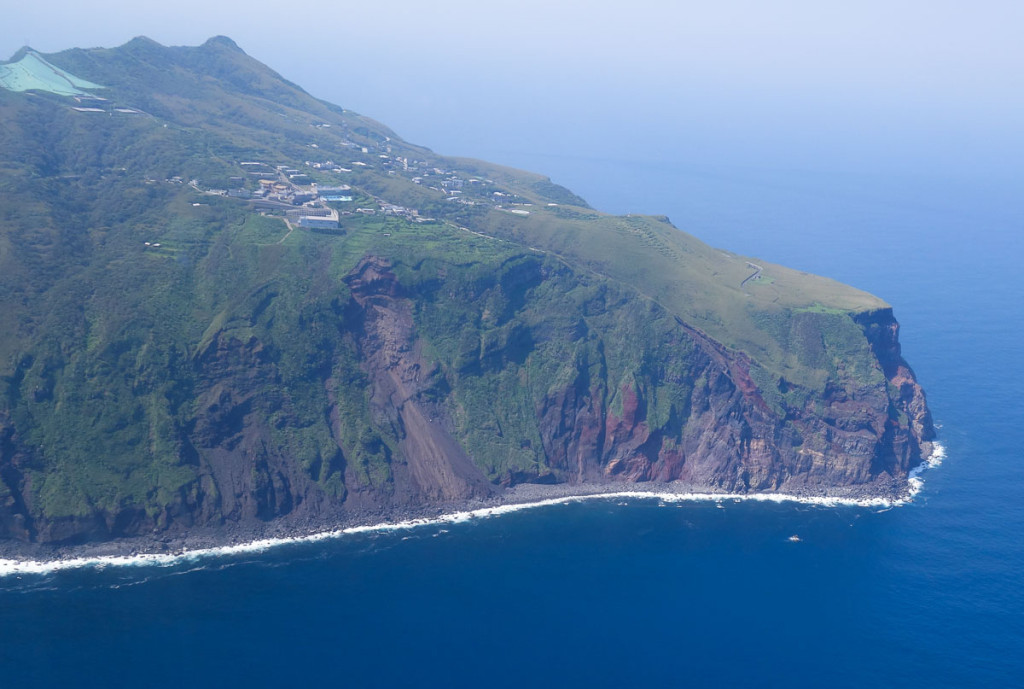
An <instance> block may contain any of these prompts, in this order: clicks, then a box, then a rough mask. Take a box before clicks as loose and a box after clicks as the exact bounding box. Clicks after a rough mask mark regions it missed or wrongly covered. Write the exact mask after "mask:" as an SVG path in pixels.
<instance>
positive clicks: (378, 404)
mask: <svg viewBox="0 0 1024 689" xmlns="http://www.w3.org/2000/svg"><path fill="white" fill-rule="evenodd" d="M339 78H341V77H340V76H339ZM0 122H2V126H0V543H2V544H3V548H6V550H7V551H8V552H31V553H44V554H45V553H46V552H57V551H47V550H45V549H46V548H65V549H66V548H68V547H77V546H82V545H85V544H95V543H115V544H116V543H123V542H131V543H133V544H135V545H133V547H136V546H137V545H138V544H139V543H144V544H151V545H152V547H155V548H159V547H170V546H168V545H167V544H173V543H178V542H181V539H187V538H188V537H194V536H196V535H197V534H201V535H202V537H203V538H206V539H208V541H209V542H235V541H242V540H245V539H247V538H255V537H259V536H264V535H267V534H280V533H298V534H301V533H310V532H313V531H315V530H317V529H324V528H330V527H332V526H337V525H343V524H359V523H375V522H379V521H382V520H387V519H398V518H406V517H410V516H425V515H433V514H440V513H444V512H446V511H453V510H459V509H465V508H467V506H468V507H472V506H480V505H492V504H501V503H502V502H508V501H513V502H514V501H522V500H527V499H534V498H538V496H540V497H551V496H557V495H570V494H583V493H590V492H593V493H600V492H608V491H616V490H629V491H644V490H658V491H676V492H688V491H689V492H693V491H700V492H706V493H710V494H717V493H721V494H730V495H734V494H735V495H790V496H804V497H811V498H813V497H820V498H842V499H851V500H861V499H883V500H898V499H901V498H904V497H906V495H907V494H908V491H909V490H910V482H909V481H908V478H909V477H910V474H911V472H912V470H913V469H914V468H915V467H917V466H918V465H920V464H921V463H922V462H923V461H925V460H927V458H928V457H929V456H930V455H931V454H932V452H933V451H934V448H933V440H934V437H935V431H934V428H933V424H932V421H931V416H930V413H929V411H928V407H927V404H926V401H925V396H924V392H923V391H922V389H921V387H920V386H919V384H918V383H917V381H916V380H915V377H914V374H913V372H912V370H911V368H910V367H909V365H908V364H907V362H906V361H905V360H904V359H903V357H902V355H901V351H900V344H899V337H898V334H899V327H898V325H897V321H896V320H895V318H894V315H893V310H892V308H891V306H890V305H889V304H887V303H885V302H883V301H882V300H880V299H878V298H877V297H874V296H872V295H870V294H867V293H865V292H863V291H860V290H857V289H855V288H852V287H849V286H846V285H843V284H840V283H838V282H835V281H833V280H829V279H827V278H823V277H819V276H815V275H810V274H806V273H802V272H799V271H795V270H791V269H788V268H785V267H782V266H778V265H773V264H771V263H769V262H767V261H764V260H761V259H759V258H755V257H745V256H741V255H737V254H734V253H732V252H730V251H727V250H723V249H718V248H714V247H711V246H709V245H707V244H705V243H703V242H701V241H699V240H698V239H696V238H695V237H693V236H690V235H688V234H686V233H684V232H682V231H680V230H679V229H677V228H675V227H673V226H672V224H671V223H670V222H669V221H668V219H667V218H664V217H657V216H642V215H628V216H613V215H609V214H606V213H602V212H600V211H597V210H595V209H593V208H591V207H590V206H589V205H588V204H587V203H586V202H585V201H584V200H583V199H581V198H580V197H578V196H576V195H575V194H573V193H572V192H571V191H569V190H567V189H565V188H563V187H561V186H559V185H557V184H555V183H553V182H552V181H551V180H550V179H549V178H547V177H544V176H542V175H538V174H534V173H529V172H524V171H519V170H513V169H509V168H506V167H502V166H499V165H494V164H491V163H487V162H483V161H478V160H470V159H459V158H450V157H445V156H442V155H438V154H436V153H434V152H433V151H431V150H430V149H428V148H424V147H422V146H418V145H415V144H412V143H409V142H407V141H405V140H403V139H402V138H401V137H400V136H398V135H397V134H396V133H395V132H392V131H391V130H389V129H388V128H387V127H385V126H384V125H382V124H380V123H378V122H376V121H374V120H372V119H370V118H367V117H364V116H361V115H359V114H357V113H355V112H352V111H349V110H346V109H344V108H341V107H338V106H336V105H333V104H330V103H326V102H323V101H320V100H317V99H316V98H314V97H312V96H311V95H309V94H308V93H306V92H305V91H303V90H302V89H301V88H299V87H298V86H296V85H295V84H293V83H291V82H289V81H287V80H286V79H284V78H282V77H281V76H280V75H278V74H277V73H275V72H274V71H272V70H271V69H270V68H268V67H267V66H265V65H263V64H261V63H259V62H258V61H256V60H254V59H253V58H251V57H250V56H248V55H246V53H245V52H243V51H242V50H241V49H240V48H239V47H238V46H237V45H236V44H235V43H234V42H233V41H231V40H230V39H228V38H225V37H215V38H212V39H210V40H209V41H207V42H206V43H205V44H203V45H201V46H198V47H166V46H162V45H160V44H158V43H156V42H154V41H152V40H150V39H147V38H137V39H134V40H132V41H130V42H129V43H127V44H125V45H123V46H121V47H119V48H114V49H99V48H97V49H88V50H83V49H73V50H67V51H64V52H61V53H56V54H52V55H41V54H39V53H37V52H36V51H33V50H31V49H30V48H25V49H23V50H21V51H19V53H18V54H16V55H15V56H14V57H13V58H12V59H11V60H10V61H8V62H7V63H3V64H0ZM125 539H134V540H131V541H126V540H125ZM140 539H141V540H140ZM161 544H163V545H161ZM61 552H64V551H61Z"/></svg>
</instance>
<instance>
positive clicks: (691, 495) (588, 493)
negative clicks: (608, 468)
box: [0, 462, 927, 564]
mask: <svg viewBox="0 0 1024 689" xmlns="http://www.w3.org/2000/svg"><path fill="white" fill-rule="evenodd" d="M926 465H927V462H925V463H923V464H922V466H926ZM914 493H915V487H914V484H913V483H912V481H909V480H904V481H900V480H897V479H891V480H889V481H887V482H885V483H873V484H871V485H868V486H854V487H839V488H834V489H832V490H830V491H826V492H823V491H814V490H807V491H803V492H797V493H771V492H751V493H744V494H740V493H732V492H729V491H727V490H724V489H721V488H715V487H708V486H694V485H690V484H685V483H682V482H678V481H676V482H671V483H660V482H644V483H641V484H635V483H634V484H630V483H622V482H614V483H612V482H609V483H582V484H565V483H563V484H532V483H524V484H519V485H516V486H514V487H512V488H509V489H507V490H505V491H504V492H502V493H500V494H498V495H496V496H493V497H489V498H472V499H468V500H461V501H451V502H446V503H443V504H433V505H429V506H423V507H418V508H412V507H406V508H401V509H391V510H384V509H381V510H377V511H365V512H360V513H349V514H345V513H339V514H336V515H330V516H321V517H319V518H309V519H305V520H301V521H297V520H294V519H287V518H278V519H275V520H272V521H269V522H258V523H255V524H246V525H241V524H224V525H222V526H219V527H207V528H201V529H188V530H186V529H181V530H180V531H166V532H161V533H155V534H152V535H148V536H135V537H129V538H119V539H115V540H111V541H103V542H95V543H84V544H75V545H54V544H39V543H23V542H16V541H10V540H6V541H0V562H2V561H5V560H6V561H7V562H8V563H14V562H20V563H25V562H32V563H42V564H54V563H60V562H68V561H71V560H75V561H82V560H91V559H97V558H111V559H113V558H132V557H144V556H171V557H173V556H184V555H186V554H188V553H190V552H195V551H210V550H215V549H218V548H228V547H238V546H244V545H245V544H252V543H256V542H263V541H270V542H272V541H285V540H299V539H304V538H310V537H313V536H315V535H317V534H326V533H338V532H342V531H345V530H347V529H354V528H360V527H385V526H386V525H393V524H399V523H404V524H409V523H416V522H423V523H430V522H440V521H444V520H445V519H446V517H454V516H455V515H459V514H467V513H483V512H486V511H487V510H492V509H495V508H503V507H528V506H531V505H536V504H547V503H549V502H551V501H558V500H562V499H581V498H595V499H597V498H600V497H602V496H608V497H609V498H611V497H615V496H620V497H630V498H642V497H644V496H650V497H651V498H656V497H668V496H672V497H675V498H677V499H693V500H715V499H741V500H743V499H745V500H762V501H780V502H781V501H798V502H807V503H815V504H822V505H837V504H849V505H858V504H859V505H864V506H889V505H895V504H901V503H903V502H905V501H907V500H910V499H911V498H912V497H913V495H914Z"/></svg>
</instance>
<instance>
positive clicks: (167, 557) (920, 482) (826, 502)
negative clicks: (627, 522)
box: [0, 442, 946, 579]
mask: <svg viewBox="0 0 1024 689" xmlns="http://www.w3.org/2000/svg"><path fill="white" fill-rule="evenodd" d="M945 457H946V451H945V448H944V447H943V446H942V445H941V444H940V443H937V442H936V443H935V444H934V450H933V452H932V455H931V457H929V458H928V459H927V460H926V461H925V462H923V463H922V464H920V465H919V466H917V467H915V468H914V469H912V470H911V471H910V474H909V477H908V480H907V482H908V484H909V486H910V490H909V491H908V493H907V497H905V498H900V499H897V500H890V499H887V498H860V499H857V498H838V497H808V496H799V495H787V494H782V493H669V492H653V491H650V492H649V491H642V490H627V491H617V492H613V493H584V494H580V495H564V496H559V497H553V498H544V499H542V500H535V501H532V502H519V503H509V504H507V505H496V506H493V507H481V508H478V509H473V510H462V511H458V512H452V513H450V514H443V515H440V516H437V517H423V518H418V519H406V520H403V521H399V522H383V523H380V524H367V525H364V526H350V527H346V528H343V529H334V530H329V531H320V532H317V533H313V534H309V535H306V536H286V537H281V538H262V539H258V540H254V541H248V542H246V543H237V544H233V545H225V546H216V547H213V548H199V549H195V550H188V549H182V550H181V551H180V552H176V553H138V554H134V555H97V556H93V557H72V558H67V559H64V560H50V561H36V560H4V559H0V579H2V578H3V577H7V576H11V575H20V574H41V575H42V574H51V573H53V572H56V571H60V570H64V569H80V568H93V569H105V568H107V567H170V566H174V565H178V564H183V563H192V562H197V561H199V560H205V559H214V558H221V557H230V556H232V555H243V554H246V553H261V552H265V551H267V550H269V549H271V548H276V547H280V546H285V545H294V544H299V543H316V542H319V541H326V540H329V539H337V538H343V537H345V536H350V535H355V534H369V533H387V532H392V531H402V530H407V529H417V528H420V527H424V526H435V525H440V524H459V523H463V522H468V521H472V520H474V519H484V518H487V517H497V516H501V515H503V514H511V513H513V512H519V511H521V510H528V509H534V508H538V507H551V506H554V505H566V504H569V503H577V502H584V501H589V500H622V499H627V500H660V501H661V502H664V503H679V502H717V503H721V502H723V501H726V500H730V501H741V502H774V503H786V502H795V503H801V504H805V505H818V506H820V507H844V506H846V507H880V508H891V507H899V506H901V505H905V504H907V503H909V502H912V501H913V499H914V497H915V496H916V495H917V494H918V493H920V492H921V489H922V487H923V486H924V479H922V478H921V475H922V474H923V473H924V471H926V470H927V469H931V468H935V467H938V466H939V465H940V464H942V461H943V460H944V459H945Z"/></svg>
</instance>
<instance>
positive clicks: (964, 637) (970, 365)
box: [0, 158, 1024, 689]
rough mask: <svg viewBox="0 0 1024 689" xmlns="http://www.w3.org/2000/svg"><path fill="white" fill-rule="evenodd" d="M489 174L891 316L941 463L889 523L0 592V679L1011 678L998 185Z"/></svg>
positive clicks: (817, 519) (550, 532)
mask: <svg viewBox="0 0 1024 689" xmlns="http://www.w3.org/2000/svg"><path fill="white" fill-rule="evenodd" d="M511 162H513V164H518V165H520V166H522V167H527V168H531V169H538V170H545V171H548V172H549V173H550V174H552V176H553V177H554V178H555V180H556V181H559V182H563V183H565V184H567V186H569V187H571V188H572V189H574V190H575V191H577V192H579V193H580V194H582V195H583V196H584V197H586V198H588V199H590V200H591V201H592V202H593V203H594V204H595V205H597V206H598V207H600V208H602V209H604V210H609V211H613V212H657V213H665V214H667V215H669V216H670V217H671V218H672V220H673V222H674V223H675V224H676V225H677V226H679V227H681V228H682V229H685V230H687V231H691V232H693V233H694V234H697V235H698V236H700V237H701V238H703V239H704V240H705V241H708V242H709V243H711V244H714V245H717V246H722V247H724V248H728V249H731V250H734V251H737V252H740V253H744V254H748V255H752V256H757V257H760V258H763V259H765V260H768V261H774V262H778V263H784V264H787V265H791V266H793V267H796V268H800V269H803V270H808V271H812V272H818V273H822V274H826V275H829V276H831V277H835V278H837V279H840V280H843V281H845V282H849V283H851V284H854V285H856V286H858V287H861V288H863V289H867V290H869V291H871V292H874V293H876V294H878V295H880V296H882V297H883V298H885V299H886V300H888V301H889V302H891V303H892V304H893V305H894V306H895V308H896V315H897V318H898V319H899V320H900V321H901V323H902V324H903V332H902V337H901V339H902V341H903V344H904V354H905V355H906V357H907V358H908V359H909V361H910V362H911V364H912V365H913V366H914V368H915V370H916V372H917V374H918V377H919V378H920V380H921V382H922V383H923V385H924V386H925V389H926V391H927V393H928V395H929V402H930V404H931V407H932V410H933V413H934V414H935V417H936V420H937V421H938V423H939V424H941V430H940V434H941V439H942V442H943V443H944V445H945V447H946V452H947V459H946V461H945V463H944V464H943V465H942V466H941V467H939V468H937V469H933V470H930V471H929V472H928V473H927V474H925V478H926V482H925V486H924V489H923V491H922V493H921V494H920V495H919V496H918V497H917V499H916V500H915V502H914V503H913V504H910V505H907V506H904V507H899V508H895V509H891V510H887V511H878V510H877V509H869V508H852V507H841V508H825V507H815V506H808V505H800V504H762V503H732V502H727V503H724V504H723V505H722V506H721V507H719V506H717V505H715V504H713V503H681V504H659V502H658V501H657V500H640V501H629V502H625V503H623V501H614V500H613V501H596V502H589V503H580V504H569V505H557V506H553V507H547V508H538V509H535V510H528V511H524V512H518V513H515V514H511V515H506V516H502V517H496V518H489V519H483V520H476V521H472V522H468V523H461V524H451V525H447V526H430V527H421V528H418V529H414V530H408V531H399V532H393V533H381V534H365V535H357V536H349V537H346V538H343V539H340V540H336V541H327V542H320V543H315V544H304V545H303V544H299V545H289V546H283V547H281V548H277V549H274V550H271V551H268V552H266V553H262V554H255V555H254V554H249V555H240V556H234V557H226V558H220V559H213V560H208V561H202V562H198V563H187V564H186V563H181V564H178V565H175V566H170V567H137V568H107V569H105V570H94V569H81V570H70V571H61V572H56V573H53V574H48V575H21V576H20V577H17V578H14V577H9V578H6V579H2V580H0V678H3V679H2V680H0V681H2V682H3V684H4V686H61V685H68V686H78V687H82V686H87V687H91V686H97V687H98V686H122V685H126V684H132V685H141V686H149V687H163V686H181V685H185V684H188V685H199V686H213V685H221V686H238V685H242V684H243V683H244V684H253V685H255V686H303V685H308V684H311V683H313V682H317V683H327V684H330V685H336V686H353V687H391V686H421V687H423V686H438V687H480V686H498V687H505V686H508V687H512V686H524V685H529V686H636V685H641V684H647V685H651V686H716V687H719V686H788V687H821V686H831V687H863V686H903V687H929V688H930V689H935V688H939V687H965V686H1021V685H1022V684H1024V574H1022V573H1024V456H1022V455H1024V452H1022V450H1021V443H1020V440H1019V437H1018V430H1019V425H1020V423H1021V422H1022V420H1024V402H1022V399H1024V397H1022V393H1021V384H1022V383H1024V357H1021V352H1022V347H1021V337H1022V335H1024V307H1022V304H1021V296H1022V294H1024V289H1022V288H1021V286H1020V273H1021V266H1020V263H1021V255H1022V252H1021V249H1022V248H1024V247H1022V243H1024V242H1022V239H1021V238H1022V236H1024V201H1022V199H1021V198H1020V197H1019V196H1018V195H1017V194H1015V193H1014V191H1015V189H1014V188H1013V187H1012V186H1011V185H1009V184H1008V185H1005V186H1000V185H999V184H995V183H989V184H980V183H978V182H972V181H970V180H955V179H949V178H945V179H943V178H937V177H929V176H927V175H924V174H922V175H918V176H913V175H905V176H903V177H895V176H893V177H876V176H867V175H861V176H857V175H851V174H838V173H821V172H817V173H814V174H810V173H805V172H799V171H789V172H783V171H779V170H771V171H765V170H749V169H709V168H704V169H695V168H688V167H686V166H683V165H669V166H666V165H661V166H652V165H642V164H637V163H628V162H622V161H587V162H586V164H581V162H580V161H579V160H571V159H552V158H545V159H537V160H534V161H531V160H521V161H511ZM620 503H623V504H620ZM793 535H797V536H799V539H800V540H799V541H792V540H790V538H789V537H790V536H793Z"/></svg>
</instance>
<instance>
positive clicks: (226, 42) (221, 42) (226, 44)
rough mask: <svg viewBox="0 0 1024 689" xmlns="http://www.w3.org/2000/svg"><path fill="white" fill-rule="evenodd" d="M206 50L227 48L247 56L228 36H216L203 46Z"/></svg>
mask: <svg viewBox="0 0 1024 689" xmlns="http://www.w3.org/2000/svg"><path fill="white" fill-rule="evenodd" d="M203 47H204V48H215V47H216V48H227V49H229V50H234V51H235V52H239V53H242V54H245V51H244V50H242V49H241V48H239V47H238V44H237V43H235V42H234V41H233V40H231V39H230V38H228V37H227V36H214V37H213V38H210V39H209V40H208V41H206V43H204V44H203Z"/></svg>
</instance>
